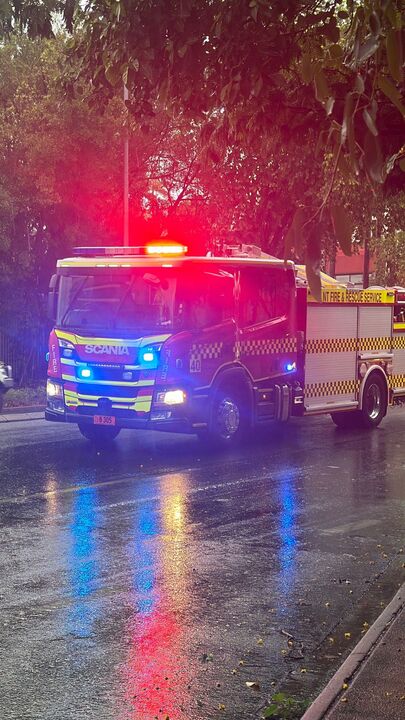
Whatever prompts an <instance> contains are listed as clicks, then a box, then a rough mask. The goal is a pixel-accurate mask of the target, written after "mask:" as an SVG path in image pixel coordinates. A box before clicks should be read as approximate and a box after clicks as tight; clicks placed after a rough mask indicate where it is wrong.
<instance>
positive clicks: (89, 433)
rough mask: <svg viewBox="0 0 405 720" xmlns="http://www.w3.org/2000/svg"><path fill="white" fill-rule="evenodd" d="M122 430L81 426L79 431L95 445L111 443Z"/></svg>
mask: <svg viewBox="0 0 405 720" xmlns="http://www.w3.org/2000/svg"><path fill="white" fill-rule="evenodd" d="M120 429H121V428H115V427H97V426H95V425H84V424H80V425H79V430H80V432H81V434H82V435H83V437H85V438H86V439H87V440H91V442H94V443H103V442H106V443H109V442H111V441H112V440H114V439H115V438H116V437H117V435H118V433H119V432H120Z"/></svg>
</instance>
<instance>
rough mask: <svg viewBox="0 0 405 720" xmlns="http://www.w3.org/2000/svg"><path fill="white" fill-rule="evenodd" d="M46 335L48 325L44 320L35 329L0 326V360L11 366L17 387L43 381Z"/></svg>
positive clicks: (44, 374) (46, 348)
mask: <svg viewBox="0 0 405 720" xmlns="http://www.w3.org/2000/svg"><path fill="white" fill-rule="evenodd" d="M48 336H49V327H48V323H45V322H44V324H43V325H40V326H39V327H36V328H35V329H32V328H27V327H21V326H18V325H13V326H11V325H10V326H0V360H3V361H4V362H5V363H6V364H7V365H11V366H12V368H13V377H14V379H15V383H16V386H17V387H21V386H23V385H38V384H41V383H43V382H44V381H45V379H46V369H47V363H46V358H45V356H46V353H47V350H48Z"/></svg>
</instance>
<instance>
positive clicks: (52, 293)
mask: <svg viewBox="0 0 405 720" xmlns="http://www.w3.org/2000/svg"><path fill="white" fill-rule="evenodd" d="M58 289H59V283H58V276H57V275H52V277H51V280H50V283H49V293H48V308H47V310H48V311H47V315H48V318H49V320H52V322H55V320H56V306H57V302H58Z"/></svg>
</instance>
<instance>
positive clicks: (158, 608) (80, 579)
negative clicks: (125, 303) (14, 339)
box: [0, 409, 405, 720]
mask: <svg viewBox="0 0 405 720" xmlns="http://www.w3.org/2000/svg"><path fill="white" fill-rule="evenodd" d="M404 438H405V410H401V409H398V410H393V411H391V412H390V414H389V416H388V418H387V419H386V420H385V421H384V422H383V424H382V426H381V427H380V428H379V429H378V430H376V431H374V432H371V433H367V432H366V431H359V432H357V433H356V432H353V431H352V432H351V433H350V434H346V433H342V432H340V431H338V430H336V429H335V427H334V426H333V424H332V423H331V421H330V420H329V419H328V418H317V419H308V418H307V419H303V420H296V421H294V422H292V423H291V424H290V425H289V426H288V427H286V428H285V429H284V430H283V432H276V431H275V430H274V429H270V430H268V431H267V432H266V434H264V435H263V436H262V437H261V438H260V439H258V440H257V441H256V442H255V443H253V444H250V445H248V446H247V447H245V448H240V449H238V450H235V451H232V452H230V451H227V452H218V451H213V450H211V451H209V450H208V451H207V450H204V449H203V448H202V447H201V446H200V444H199V443H198V441H197V440H196V439H195V438H193V437H185V436H175V435H173V436H172V435H166V434H152V433H146V432H143V433H131V432H130V431H124V432H122V433H121V435H120V437H119V438H118V439H117V441H116V442H115V444H114V447H109V448H106V449H104V450H102V451H96V450H94V449H92V448H91V446H90V445H89V444H88V443H87V441H86V440H84V439H83V438H82V437H81V436H80V435H79V433H78V431H77V430H76V428H75V427H70V426H68V427H65V426H59V425H58V426H55V425H52V424H50V423H45V422H44V421H42V420H38V421H27V422H19V423H6V424H2V425H0V460H1V463H0V483H1V489H0V495H1V498H0V523H1V536H0V666H1V672H0V697H1V711H0V715H1V719H2V720H154V718H159V719H160V718H164V719H166V718H170V720H180V719H182V718H183V719H184V720H206V719H207V720H208V719H211V718H212V719H213V718H224V719H225V720H236V719H241V720H243V719H245V718H257V717H260V714H261V712H260V711H261V709H262V708H263V707H264V706H265V705H266V701H267V699H268V697H269V696H270V695H271V694H272V693H274V692H275V691H278V690H286V691H287V692H289V693H291V694H294V695H296V694H301V695H303V696H308V697H309V696H311V695H313V694H314V693H315V692H316V691H317V690H318V689H320V687H321V686H322V685H323V684H324V683H325V681H326V679H327V677H328V676H329V675H330V674H331V673H332V672H333V671H334V670H335V669H336V668H337V667H338V666H339V665H340V663H341V661H342V660H343V658H344V657H345V655H347V653H348V652H349V650H350V649H351V648H352V647H353V646H354V644H355V643H356V642H357V640H358V639H359V638H360V636H361V633H362V632H364V629H365V628H366V627H367V623H368V624H371V622H372V621H373V620H374V619H375V618H376V617H377V615H378V614H379V612H380V611H381V609H382V606H383V605H385V604H386V602H388V600H390V599H391V597H392V595H393V594H394V592H395V590H396V588H397V587H398V584H399V583H401V582H403V580H404V570H403V567H402V565H403V563H404V561H405V555H404V554H403V553H402V552H401V551H402V548H403V544H404V527H405V522H404V520H405V452H404ZM349 634H350V636H349ZM249 681H252V682H257V683H258V684H259V686H260V689H259V690H256V691H255V690H252V689H250V688H248V687H247V686H246V682H249Z"/></svg>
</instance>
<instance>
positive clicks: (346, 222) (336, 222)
mask: <svg viewBox="0 0 405 720" xmlns="http://www.w3.org/2000/svg"><path fill="white" fill-rule="evenodd" d="M330 213H331V217H332V224H333V229H334V231H335V235H336V239H337V241H338V243H339V245H340V247H341V248H342V250H343V252H344V254H345V255H347V256H349V257H350V255H351V254H352V234H353V229H352V224H351V221H350V218H349V215H348V213H347V211H346V210H345V208H344V207H343V205H332V206H331V209H330Z"/></svg>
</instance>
